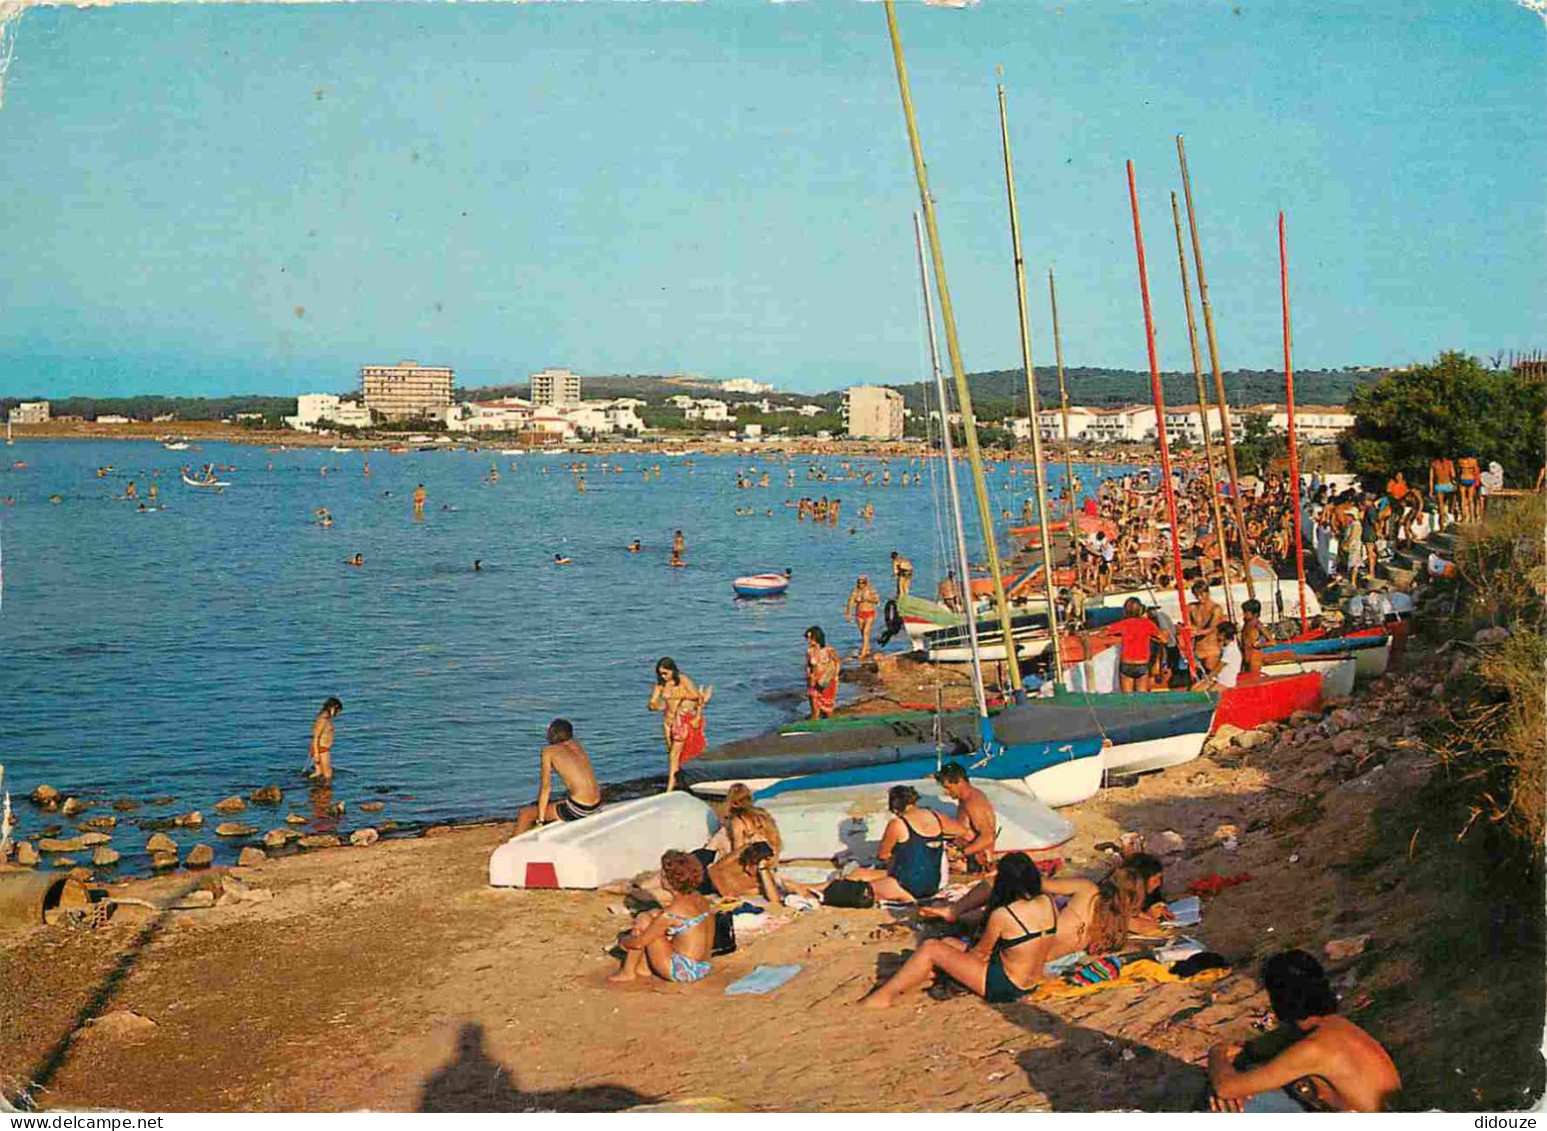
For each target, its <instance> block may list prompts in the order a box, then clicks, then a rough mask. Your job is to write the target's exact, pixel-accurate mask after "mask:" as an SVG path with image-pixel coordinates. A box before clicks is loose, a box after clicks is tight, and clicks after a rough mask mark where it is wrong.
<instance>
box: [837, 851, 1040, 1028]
mask: <svg viewBox="0 0 1547 1131" xmlns="http://www.w3.org/2000/svg"><path fill="white" fill-rule="evenodd" d="M1057 933H1058V909H1057V907H1056V906H1054V904H1053V900H1052V899H1051V898H1050V897H1049V896H1048V895H1046V894H1045V893H1044V892H1043V890H1042V873H1040V872H1039V871H1037V865H1036V863H1035V862H1034V861H1033V860H1032V859H1031V857H1029V856H1027V855H1026V854H1025V853H1024V852H1012V853H1010V854H1009V855H1007V856H1006V857H1005V858H1004V859H1003V860H1001V861H1000V862H999V871H998V873H997V874H996V875H995V876H994V886H993V892H992V894H991V895H990V897H989V902H988V921H987V922H986V923H985V924H984V928H983V935H982V937H981V938H979V939H978V941H977V943H976V944H975V945H974V946H973V947H972V948H971V949H970V950H969V949H968V948H967V944H966V943H964V942H963V941H962V940H960V939H926V940H924V942H922V943H920V944H919V947H918V949H917V950H915V951H914V952H913V954H912V955H910V956H909V958H908V960H907V961H906V962H904V963H903V964H902V968H901V969H900V970H898V971H897V973H895V974H893V975H892V976H891V977H890V978H889V979H887V981H886V982H885V984H883V985H881V986H879V987H878V988H876V989H875V990H873V991H872V992H871V993H870V995H869V996H868V997H866V998H864V999H863V1001H862V1002H861V1004H862V1005H864V1006H865V1007H866V1008H867V1009H887V1008H889V1007H890V1006H892V1005H894V1004H896V1002H897V999H898V998H900V997H901V996H902V995H904V994H907V993H912V992H913V991H916V990H921V989H923V988H924V987H925V986H927V985H929V984H930V982H932V981H933V980H934V977H935V972H936V971H937V970H941V971H944V972H945V973H946V974H947V975H948V976H949V977H951V978H953V979H955V980H956V981H958V982H960V983H961V984H962V985H964V986H966V987H967V988H968V989H969V990H971V991H972V992H973V993H975V994H977V995H978V996H979V997H981V998H983V999H984V1000H985V1001H988V1002H992V1003H994V1004H1004V1003H1008V1002H1013V1001H1019V1000H1020V999H1021V998H1022V997H1024V996H1026V994H1028V993H1030V992H1031V991H1032V990H1033V989H1035V988H1036V984H1037V982H1038V981H1039V980H1040V979H1041V977H1042V966H1043V963H1044V962H1046V961H1047V957H1048V951H1049V947H1050V945H1051V942H1052V940H1053V939H1054V938H1055V937H1056V936H1057Z"/></svg>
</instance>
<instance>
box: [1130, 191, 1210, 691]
mask: <svg viewBox="0 0 1547 1131" xmlns="http://www.w3.org/2000/svg"><path fill="white" fill-rule="evenodd" d="M1128 201H1129V203H1130V204H1131V205H1132V207H1133V246H1134V250H1135V252H1136V253H1137V254H1138V257H1139V294H1140V296H1141V297H1142V298H1143V300H1144V344H1145V347H1146V348H1147V349H1148V350H1149V362H1150V393H1151V395H1152V396H1153V397H1154V399H1155V437H1156V439H1157V440H1158V441H1159V443H1160V477H1161V485H1162V487H1164V488H1165V496H1166V515H1167V517H1168V518H1169V519H1170V520H1171V562H1172V568H1173V569H1174V570H1175V571H1176V608H1177V614H1178V615H1177V624H1176V632H1177V640H1178V641H1179V642H1180V643H1181V646H1182V654H1183V655H1184V656H1185V657H1186V658H1187V664H1188V666H1189V667H1195V666H1196V665H1195V664H1194V661H1193V654H1192V626H1191V625H1190V624H1189V623H1188V620H1187V585H1186V583H1185V582H1183V580H1182V528H1181V523H1180V521H1178V518H1177V513H1176V486H1175V484H1174V483H1173V482H1172V480H1171V446H1170V444H1169V443H1167V442H1166V394H1165V391H1164V390H1163V389H1162V388H1161V384H1160V362H1159V359H1158V358H1156V356H1155V315H1154V312H1153V311H1152V310H1151V309H1150V281H1149V272H1148V270H1147V269H1146V268H1145V266H1144V230H1143V229H1142V228H1141V227H1140V225H1139V189H1138V186H1137V185H1136V184H1135V182H1134V178H1133V162H1132V161H1130V162H1128Z"/></svg>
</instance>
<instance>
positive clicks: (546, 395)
mask: <svg viewBox="0 0 1547 1131" xmlns="http://www.w3.org/2000/svg"><path fill="white" fill-rule="evenodd" d="M532 403H533V404H534V405H556V404H578V403H580V378H579V377H577V376H576V375H575V374H573V373H571V372H570V371H569V370H568V369H544V370H543V371H542V372H540V373H534V374H532Z"/></svg>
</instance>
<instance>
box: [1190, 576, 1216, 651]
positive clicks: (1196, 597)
mask: <svg viewBox="0 0 1547 1131" xmlns="http://www.w3.org/2000/svg"><path fill="white" fill-rule="evenodd" d="M1192 595H1193V603H1192V604H1191V605H1189V606H1188V608H1187V623H1188V624H1190V625H1191V626H1192V646H1193V654H1194V656H1196V657H1197V660H1198V663H1199V664H1201V665H1202V666H1203V669H1204V671H1206V672H1210V673H1212V672H1216V671H1218V670H1219V655H1220V650H1221V648H1222V645H1221V644H1220V641H1219V627H1220V625H1222V624H1224V622H1225V613H1224V610H1223V609H1221V608H1220V607H1219V606H1218V605H1216V604H1215V603H1214V599H1213V598H1212V597H1210V596H1209V583H1208V582H1207V581H1205V580H1203V579H1202V578H1200V579H1199V580H1197V581H1195V582H1193V586H1192Z"/></svg>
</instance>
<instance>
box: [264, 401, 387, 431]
mask: <svg viewBox="0 0 1547 1131" xmlns="http://www.w3.org/2000/svg"><path fill="white" fill-rule="evenodd" d="M285 423H286V424H287V425H288V426H289V427H291V428H293V429H295V431H297V432H315V431H317V430H318V428H319V427H326V426H327V424H336V425H341V426H343V427H345V428H369V427H370V426H371V413H370V410H369V409H367V408H366V407H365V406H364V405H362V404H361V403H360V402H359V401H346V400H344V399H343V398H342V397H339V396H336V395H334V394H333V393H302V394H301V395H300V396H298V397H296V399H295V415H294V416H287V417H285Z"/></svg>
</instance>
